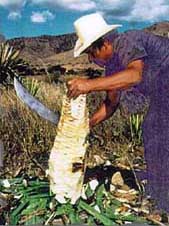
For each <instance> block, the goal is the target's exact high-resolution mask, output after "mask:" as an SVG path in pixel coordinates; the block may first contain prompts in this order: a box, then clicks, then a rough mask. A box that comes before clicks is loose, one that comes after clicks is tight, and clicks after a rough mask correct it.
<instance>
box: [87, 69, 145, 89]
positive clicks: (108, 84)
mask: <svg viewBox="0 0 169 226" xmlns="http://www.w3.org/2000/svg"><path fill="white" fill-rule="evenodd" d="M140 81H141V74H140V72H139V71H137V70H135V69H133V68H128V69H126V70H124V71H121V72H118V73H116V74H114V75H112V76H109V77H104V78H97V79H93V80H91V81H90V90H92V91H101V90H107V91H109V90H117V89H125V88H128V87H130V86H131V85H133V84H136V83H139V82H140Z"/></svg>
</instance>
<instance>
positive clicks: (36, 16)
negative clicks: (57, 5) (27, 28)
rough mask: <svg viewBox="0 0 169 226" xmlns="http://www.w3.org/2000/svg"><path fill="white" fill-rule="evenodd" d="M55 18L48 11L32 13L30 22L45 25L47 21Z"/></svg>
mask: <svg viewBox="0 0 169 226" xmlns="http://www.w3.org/2000/svg"><path fill="white" fill-rule="evenodd" d="M54 18H55V16H54V15H53V14H52V13H51V12H50V11H49V10H46V11H42V12H32V15H31V21H32V22H33V23H45V22H46V21H47V20H53V19H54Z"/></svg>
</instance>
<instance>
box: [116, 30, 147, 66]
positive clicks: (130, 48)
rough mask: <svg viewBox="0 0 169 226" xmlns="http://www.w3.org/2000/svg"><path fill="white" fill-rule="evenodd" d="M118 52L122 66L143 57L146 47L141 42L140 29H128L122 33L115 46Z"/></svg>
mask: <svg viewBox="0 0 169 226" xmlns="http://www.w3.org/2000/svg"><path fill="white" fill-rule="evenodd" d="M115 48H116V51H117V52H118V54H119V58H120V61H121V62H122V65H123V66H124V68H126V67H127V65H128V64H129V63H131V62H132V61H135V60H139V59H143V60H144V58H145V57H146V56H147V52H146V49H145V47H144V45H143V42H142V32H141V31H129V32H126V33H124V34H123V35H122V36H121V37H120V39H119V42H118V44H117V46H115Z"/></svg>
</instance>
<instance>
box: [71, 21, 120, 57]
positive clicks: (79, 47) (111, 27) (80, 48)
mask: <svg viewBox="0 0 169 226" xmlns="http://www.w3.org/2000/svg"><path fill="white" fill-rule="evenodd" d="M121 26H122V25H120V24H117V25H108V26H107V27H106V28H105V29H104V30H102V31H101V32H100V33H99V34H97V35H96V36H95V37H93V38H92V39H91V40H90V41H87V42H85V43H81V40H80V39H78V40H77V41H76V44H75V48H74V57H78V56H80V54H81V53H83V52H84V51H85V50H86V49H87V48H88V47H89V46H90V45H92V43H93V42H95V41H96V40H97V39H99V38H101V37H102V36H103V35H105V34H107V33H108V32H110V31H111V30H114V29H116V28H118V27H121Z"/></svg>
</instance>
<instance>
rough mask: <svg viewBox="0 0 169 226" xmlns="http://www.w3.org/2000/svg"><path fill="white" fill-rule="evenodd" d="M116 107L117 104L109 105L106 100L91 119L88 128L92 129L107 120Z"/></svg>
mask: <svg viewBox="0 0 169 226" xmlns="http://www.w3.org/2000/svg"><path fill="white" fill-rule="evenodd" d="M117 107H118V103H116V104H114V105H112V104H109V103H108V101H107V100H106V101H105V102H104V103H103V104H102V105H101V107H100V108H99V110H98V111H96V112H95V113H94V115H93V116H92V117H91V119H90V122H89V124H90V127H93V126H95V125H97V124H99V123H100V122H102V121H104V120H106V119H107V118H109V117H110V116H111V115H112V114H113V113H114V112H115V111H116V109H117Z"/></svg>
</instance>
